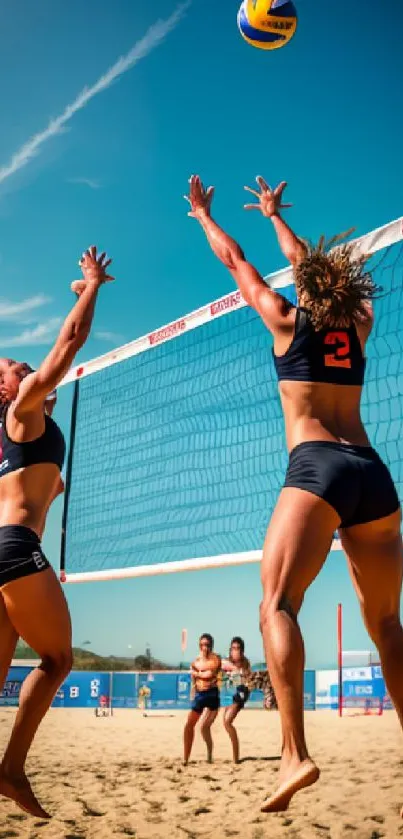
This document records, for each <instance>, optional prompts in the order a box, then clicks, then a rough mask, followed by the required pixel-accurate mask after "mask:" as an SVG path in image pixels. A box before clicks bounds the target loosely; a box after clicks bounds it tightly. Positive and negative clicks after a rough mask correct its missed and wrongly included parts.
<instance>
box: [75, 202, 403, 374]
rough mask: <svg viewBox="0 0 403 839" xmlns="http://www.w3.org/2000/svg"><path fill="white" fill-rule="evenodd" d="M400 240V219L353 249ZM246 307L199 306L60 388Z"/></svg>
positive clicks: (233, 303) (281, 284) (284, 280)
mask: <svg viewBox="0 0 403 839" xmlns="http://www.w3.org/2000/svg"><path fill="white" fill-rule="evenodd" d="M402 238H403V216H402V217H401V218H398V219H395V221H391V222H389V224H385V225H384V226H383V227H378V228H377V229H376V230H373V231H372V232H371V233H367V234H366V235H365V236H361V237H360V238H359V239H356V240H355V246H356V248H357V251H358V252H359V253H366V254H368V256H369V255H371V254H374V253H376V252H377V251H379V250H381V249H382V248H386V247H388V246H389V245H393V244H395V243H396V242H399V241H400V240H401V239H402ZM265 280H266V282H267V284H268V285H269V286H270V287H271V288H276V289H277V288H286V287H287V286H290V285H292V269H291V268H283V269H282V270H281V271H276V272H275V273H274V274H269V275H268V276H266V277H265ZM246 305H247V304H246V303H245V300H244V299H243V297H242V295H241V292H240V291H234V292H232V293H231V294H226V295H225V296H224V297H220V298H219V299H218V300H214V301H213V302H212V303H208V304H207V305H206V306H202V307H201V308H200V309H196V311H194V312H190V313H189V314H188V315H184V316H183V317H182V318H179V319H178V320H175V321H173V322H172V323H168V324H166V325H165V326H162V327H161V328H160V329H156V330H155V331H154V332H149V333H148V335H143V336H142V337H141V338H136V340H134V341H130V343H128V344H124V345H123V346H122V347H117V348H116V349H115V350H110V351H109V352H107V353H105V355H100V356H98V357H97V358H93V359H91V360H90V361H86V362H84V363H83V364H80V365H78V366H76V367H72V369H71V370H70V371H69V372H68V373H67V375H66V376H65V378H64V379H63V381H62V382H61V383H60V385H59V387H61V386H62V385H65V384H68V383H69V382H73V381H75V380H76V379H79V378H83V377H85V376H91V375H92V374H93V373H98V372H99V371H100V370H103V369H104V368H105V367H110V366H111V365H112V364H118V363H119V362H120V361H124V360H125V359H127V358H132V356H134V355H138V354H139V353H142V352H145V351H146V350H149V349H152V347H155V346H158V345H159V344H164V343H165V342H166V341H170V340H172V339H173V338H177V337H178V336H179V335H182V334H183V332H189V331H190V330H191V329H196V328H197V327H198V326H202V324H204V323H208V322H209V321H211V320H215V319H216V318H218V317H222V316H223V315H226V314H228V313H229V312H230V311H233V310H234V309H242V308H243V307H244V306H246Z"/></svg>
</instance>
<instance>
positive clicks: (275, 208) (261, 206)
mask: <svg viewBox="0 0 403 839" xmlns="http://www.w3.org/2000/svg"><path fill="white" fill-rule="evenodd" d="M256 182H257V184H258V186H259V188H260V192H258V191H257V190H255V189H251V188H250V187H249V186H246V187H245V189H246V191H247V192H250V193H251V194H252V195H254V196H255V198H257V199H258V204H245V210H260V212H261V213H262V215H263V216H265V218H268V219H270V221H271V222H272V224H273V227H274V230H275V232H276V235H277V239H278V243H279V245H280V248H281V250H282V252H283V254H284V256H285V258H286V259H288V261H289V262H290V263H291V265H292V266H293V268H295V267H296V266H297V265H298V264H299V263H300V262H302V260H303V259H304V258H305V256H306V245H305V244H304V242H302V241H301V239H299V238H298V236H296V235H295V233H294V232H293V230H291V227H289V225H288V224H287V223H286V222H285V221H284V219H283V218H282V217H281V215H280V210H283V209H286V208H287V207H291V206H292V205H291V204H283V203H282V200H283V192H284V190H285V188H286V186H287V184H286V182H285V181H281V183H280V184H279V185H278V186H276V188H275V189H271V187H270V186H269V185H268V184H267V183H266V181H265V180H264V179H263V178H262V177H261V175H259V176H258V177H257V178H256Z"/></svg>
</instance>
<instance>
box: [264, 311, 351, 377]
mask: <svg viewBox="0 0 403 839" xmlns="http://www.w3.org/2000/svg"><path fill="white" fill-rule="evenodd" d="M273 358H274V366H275V368H276V372H277V376H278V379H279V381H280V382H281V381H283V380H284V379H286V380H287V381H291V382H323V383H328V384H335V385H362V384H363V381H364V374H365V358H364V356H363V353H362V349H361V345H360V341H359V338H358V335H357V330H356V328H355V326H354V324H352V325H351V326H349V327H348V328H346V329H339V328H334V329H329V328H326V329H321V330H319V331H318V332H316V331H315V329H314V328H313V326H312V324H311V322H310V320H309V313H308V312H307V310H306V309H303V308H297V311H296V315H295V330H294V337H293V340H292V342H291V344H290V346H289V348H288V350H287V352H286V353H284V355H280V356H278V355H275V354H274V350H273Z"/></svg>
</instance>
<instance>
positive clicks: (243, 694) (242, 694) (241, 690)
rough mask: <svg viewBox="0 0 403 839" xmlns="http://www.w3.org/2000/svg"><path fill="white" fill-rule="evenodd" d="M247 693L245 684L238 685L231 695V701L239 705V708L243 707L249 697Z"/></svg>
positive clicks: (248, 692)
mask: <svg viewBox="0 0 403 839" xmlns="http://www.w3.org/2000/svg"><path fill="white" fill-rule="evenodd" d="M249 694H250V691H249V688H248V687H246V685H239V686H238V687H237V689H236V691H235V693H234V695H233V697H232V701H233V702H234V704H235V705H239V707H240V708H243V707H244V706H245V703H246V702H247V701H248V699H249Z"/></svg>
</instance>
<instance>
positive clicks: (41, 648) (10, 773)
mask: <svg viewBox="0 0 403 839" xmlns="http://www.w3.org/2000/svg"><path fill="white" fill-rule="evenodd" d="M2 596H3V600H4V604H5V607H6V610H7V614H8V616H9V619H10V621H11V623H12V624H13V626H14V628H15V631H16V632H17V633H18V635H19V636H21V637H22V638H23V639H24V640H25V641H26V643H27V644H29V646H30V647H32V648H33V649H34V650H35V651H36V652H37V653H38V655H39V656H40V657H41V659H42V661H41V664H40V666H39V667H38V668H36V669H35V670H33V671H32V672H31V673H30V674H29V676H27V678H26V679H25V681H24V684H23V686H22V690H21V694H20V702H19V709H18V712H17V716H16V719H15V723H14V727H13V730H12V732H11V737H10V740H9V743H8V746H7V748H6V751H5V754H4V758H3V761H2V763H1V766H0V794H1V795H5V796H8V797H9V798H12V799H13V800H14V801H16V803H17V804H18V805H19V806H20V807H22V809H25V810H27V812H29V813H31V814H32V815H35V816H38V817H39V818H45V817H48V815H47V813H45V811H44V810H43V809H42V807H41V806H40V804H39V803H38V801H37V800H36V798H35V796H34V794H33V792H32V790H31V787H30V785H29V782H28V779H27V778H26V775H25V770H24V766H25V760H26V757H27V754H28V750H29V748H30V746H31V744H32V741H33V739H34V736H35V734H36V731H37V729H38V726H39V724H40V722H41V721H42V719H43V717H44V716H45V714H46V712H47V710H48V709H49V707H50V705H51V703H52V699H53V697H54V695H55V693H56V691H57V689H58V688H59V687H60V685H61V683H62V681H63V679H64V678H65V677H66V676H67V674H68V673H69V672H70V670H71V664H72V649H71V623H70V616H69V611H68V607H67V603H66V600H65V597H64V594H63V592H62V589H61V586H60V583H59V581H58V580H57V577H56V575H55V573H54V571H53V570H52V569H51V568H49V569H47V570H46V571H41V572H40V573H39V574H32V576H30V577H24V578H22V579H20V580H15V581H14V582H12V583H8V584H7V585H5V586H3V588H2Z"/></svg>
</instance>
